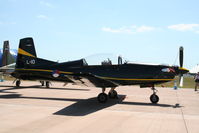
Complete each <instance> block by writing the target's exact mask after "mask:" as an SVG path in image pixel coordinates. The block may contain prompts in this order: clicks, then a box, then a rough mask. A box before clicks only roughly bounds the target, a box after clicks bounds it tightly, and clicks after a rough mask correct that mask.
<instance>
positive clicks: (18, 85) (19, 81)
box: [16, 79, 21, 87]
mask: <svg viewBox="0 0 199 133" xmlns="http://www.w3.org/2000/svg"><path fill="white" fill-rule="evenodd" d="M20 84H21V80H19V79H18V80H16V87H20Z"/></svg>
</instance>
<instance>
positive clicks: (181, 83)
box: [180, 75, 184, 87]
mask: <svg viewBox="0 0 199 133" xmlns="http://www.w3.org/2000/svg"><path fill="white" fill-rule="evenodd" d="M183 82H184V78H183V75H181V76H180V87H183Z"/></svg>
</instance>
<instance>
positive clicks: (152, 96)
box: [150, 87, 159, 104]
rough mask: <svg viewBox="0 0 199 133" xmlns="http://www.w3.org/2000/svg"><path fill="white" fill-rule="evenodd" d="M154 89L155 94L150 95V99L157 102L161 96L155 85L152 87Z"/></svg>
mask: <svg viewBox="0 0 199 133" xmlns="http://www.w3.org/2000/svg"><path fill="white" fill-rule="evenodd" d="M151 89H152V90H153V94H152V95H151V96H150V100H151V102H152V103H154V104H156V103H158V101H159V97H158V96H157V95H156V93H157V90H156V89H155V87H152V88H151Z"/></svg>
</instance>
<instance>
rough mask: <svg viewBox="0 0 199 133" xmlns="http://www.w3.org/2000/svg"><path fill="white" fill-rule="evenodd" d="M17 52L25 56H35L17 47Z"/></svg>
mask: <svg viewBox="0 0 199 133" xmlns="http://www.w3.org/2000/svg"><path fill="white" fill-rule="evenodd" d="M18 54H21V55H26V56H30V57H34V58H36V57H35V56H34V55H32V54H30V53H28V52H26V51H25V50H23V49H21V48H19V49H18Z"/></svg>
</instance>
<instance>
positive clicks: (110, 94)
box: [108, 90, 118, 99]
mask: <svg viewBox="0 0 199 133" xmlns="http://www.w3.org/2000/svg"><path fill="white" fill-rule="evenodd" d="M108 96H109V98H111V99H116V98H118V96H117V91H115V90H113V91H112V92H109V93H108Z"/></svg>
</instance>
